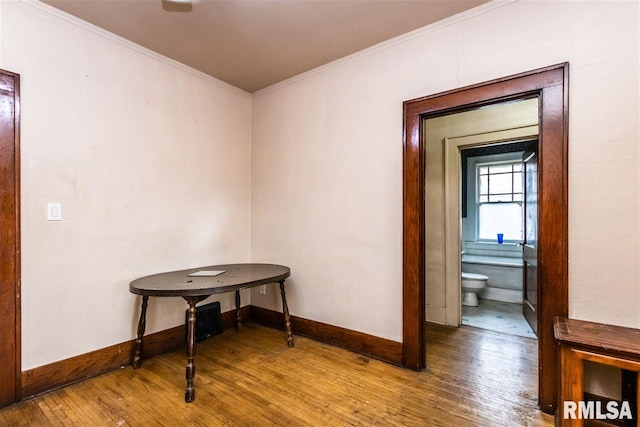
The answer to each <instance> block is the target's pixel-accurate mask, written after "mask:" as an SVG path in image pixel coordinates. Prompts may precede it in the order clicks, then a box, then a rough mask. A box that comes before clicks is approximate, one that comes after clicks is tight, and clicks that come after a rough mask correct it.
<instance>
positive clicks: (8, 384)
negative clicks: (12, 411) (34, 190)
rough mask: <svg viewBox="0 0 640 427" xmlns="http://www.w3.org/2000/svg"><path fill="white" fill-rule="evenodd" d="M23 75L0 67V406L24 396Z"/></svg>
mask: <svg viewBox="0 0 640 427" xmlns="http://www.w3.org/2000/svg"><path fill="white" fill-rule="evenodd" d="M19 89H20V76H19V75H17V74H14V73H10V72H7V71H2V70H0V235H1V236H2V239H1V241H2V244H1V245H0V260H1V261H0V407H3V406H7V405H10V404H12V403H14V402H17V401H18V400H20V394H21V375H22V372H21V361H20V359H21V357H20V184H19V181H20V172H19V171H20V167H19V165H20V156H19V134H20V130H19V129H20V111H19V110H20V95H19Z"/></svg>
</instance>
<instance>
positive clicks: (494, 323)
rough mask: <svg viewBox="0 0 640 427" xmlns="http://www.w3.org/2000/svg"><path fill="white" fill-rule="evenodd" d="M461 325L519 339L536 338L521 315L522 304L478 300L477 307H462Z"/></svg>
mask: <svg viewBox="0 0 640 427" xmlns="http://www.w3.org/2000/svg"><path fill="white" fill-rule="evenodd" d="M462 324H463V325H467V326H474V327H476V328H482V329H489V330H492V331H497V332H503V333H506V334H511V335H518V336H521V337H528V338H534V339H535V338H536V336H535V334H534V333H533V331H532V330H531V327H530V326H529V324H528V323H527V321H526V320H525V319H524V316H523V315H522V304H512V303H508V302H501V301H492V300H488V299H479V306H478V307H467V306H464V305H463V306H462Z"/></svg>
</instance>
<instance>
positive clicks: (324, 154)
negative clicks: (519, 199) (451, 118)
mask: <svg viewBox="0 0 640 427" xmlns="http://www.w3.org/2000/svg"><path fill="white" fill-rule="evenodd" d="M638 27H639V24H638V3H637V2H581V1H578V2H537V1H518V2H501V3H492V4H489V5H487V6H485V7H480V8H478V9H475V10H474V11H472V12H470V13H467V14H463V15H459V16H457V17H454V18H452V19H449V20H446V21H443V22H440V23H437V24H435V25H433V26H430V27H426V28H424V29H422V30H418V31H417V32H415V33H413V34H410V35H407V36H405V37H401V38H400V39H397V40H392V41H389V42H387V43H384V44H383V45H381V46H377V47H375V48H371V49H368V50H366V51H364V52H361V53H359V54H356V55H353V56H351V57H348V58H345V59H343V60H340V61H337V62H336V63H333V64H330V65H328V66H325V67H323V68H321V69H317V70H314V71H312V72H309V73H306V74H304V75H302V76H298V77H295V78H293V79H291V80H289V81H287V82H284V83H282V84H279V85H275V86H274V87H271V88H268V89H266V90H263V91H261V92H260V93H257V94H254V97H253V126H252V162H253V167H252V173H253V180H252V182H253V185H252V189H253V195H252V201H253V206H252V212H253V215H252V256H253V258H254V259H267V260H270V261H277V262H282V263H286V264H289V265H290V266H291V268H292V272H293V274H292V278H291V286H290V287H289V289H291V291H290V293H291V298H290V301H289V302H290V304H289V306H290V309H291V311H292V313H293V314H295V315H298V316H302V317H306V318H310V319H314V320H318V321H322V322H326V323H331V324H334V325H338V326H343V327H346V328H349V329H355V330H358V331H362V332H365V333H369V334H372V335H376V336H381V337H385V338H389V339H392V340H396V341H401V340H402V297H401V295H402V102H403V101H404V100H407V99H411V98H415V97H419V96H424V95H428V94H433V93H438V92H441V91H445V90H449V89H453V88H457V87H461V86H465V85H469V84H474V83H478V82H483V81H486V80H490V79H495V78H498V77H501V76H507V75H511V74H515V73H519V72H523V71H527V70H531V69H535V68H539V67H543V66H547V65H552V64H557V63H560V62H564V61H569V62H570V64H571V65H570V130H569V145H570V148H569V150H570V151H569V168H570V171H569V175H570V177H569V209H570V211H569V227H570V228H569V244H570V247H569V298H570V301H569V310H570V315H571V316H572V317H575V318H579V319H588V320H593V321H602V322H608V323H613V324H618V325H626V326H635V327H638V326H640V286H639V282H640V274H639V270H638V260H639V259H640V251H639V240H640V235H639V232H640V230H639V227H638V225H639V224H638V218H639V217H640V212H639V209H638V202H639V198H640V190H639V185H638V181H639V169H638V155H639V145H638V138H639V123H638V120H639V119H638V117H639V110H638V93H639V83H638V76H639V74H640V73H639V71H640V70H639V63H638V61H639V58H638V54H639V51H640V49H639V46H638V40H639V38H640V37H639V33H638ZM253 302H254V303H256V304H260V305H264V306H266V307H272V308H276V307H277V299H276V297H275V296H274V295H267V297H266V298H265V297H259V296H256V295H254V299H253Z"/></svg>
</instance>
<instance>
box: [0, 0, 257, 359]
mask: <svg viewBox="0 0 640 427" xmlns="http://www.w3.org/2000/svg"><path fill="white" fill-rule="evenodd" d="M1 25H2V33H1V40H2V45H1V49H0V50H1V52H2V62H1V63H0V67H1V68H5V69H8V70H11V71H13V72H17V73H19V74H20V75H21V82H22V93H21V100H22V123H21V129H22V140H21V152H22V166H21V167H22V171H21V172H22V173H21V180H22V355H23V366H22V367H23V369H25V370H26V369H30V368H33V367H36V366H40V365H43V364H46V363H50V362H53V361H56V360H60V359H64V358H68V357H71V356H75V355H78V354H82V353H85V352H88V351H90V350H94V349H98V348H103V347H107V346H109V345H113V344H116V343H120V342H123V341H127V340H129V339H131V338H133V337H134V336H135V335H134V332H135V323H136V318H137V315H138V312H139V307H138V305H139V300H138V298H137V297H134V296H133V295H132V294H130V293H129V291H128V284H129V282H130V281H131V280H132V279H134V278H136V277H139V276H142V275H146V274H151V273H157V272H161V271H167V270H170V269H180V268H186V267H197V266H201V265H206V264H212V263H222V262H231V261H248V260H249V258H250V213H251V204H250V203H251V189H250V185H251V182H250V176H251V171H250V167H251V157H250V143H251V141H250V138H251V133H250V126H251V122H250V120H251V119H250V117H251V98H250V96H249V95H248V94H246V93H244V92H242V91H240V90H238V89H235V88H232V87H230V86H227V85H225V84H222V83H220V82H218V81H216V80H214V79H212V78H209V77H205V76H202V75H199V74H198V73H196V72H193V71H190V70H189V69H187V68H186V67H184V66H180V65H178V64H175V63H172V62H170V61H168V60H166V59H163V58H162V57H160V56H159V55H155V54H152V53H151V52H148V51H145V50H144V49H140V48H137V47H136V46H134V45H132V44H130V43H127V42H124V41H122V40H120V39H117V38H114V37H113V36H111V35H109V34H107V33H105V32H103V31H99V30H96V29H94V28H93V27H91V26H90V25H88V24H84V23H82V22H80V21H77V20H75V19H71V18H68V17H65V15H64V14H62V13H60V12H51V11H50V9H49V8H48V7H45V6H41V5H37V4H35V3H25V2H15V1H11V2H3V4H2V19H1ZM47 202H62V210H63V220H62V221H61V222H47V221H46V216H45V207H46V203H47ZM246 299H247V301H246V302H248V295H247V298H246ZM222 306H223V310H226V309H229V308H230V307H231V306H232V301H231V299H228V298H226V297H225V298H224V299H223V300H222ZM185 308H186V304H185V303H184V301H182V300H178V299H151V300H150V303H149V312H148V328H147V330H148V332H154V331H158V330H162V329H167V328H170V327H173V326H176V325H179V324H182V323H184V309H185Z"/></svg>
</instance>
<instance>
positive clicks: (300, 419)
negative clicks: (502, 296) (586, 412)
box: [0, 323, 553, 427]
mask: <svg viewBox="0 0 640 427" xmlns="http://www.w3.org/2000/svg"><path fill="white" fill-rule="evenodd" d="M427 346H428V347H427V370H426V371H424V372H414V371H408V370H404V369H401V368H399V367H396V366H393V365H389V364H387V363H384V362H380V361H377V360H374V359H370V358H367V357H364V356H361V355H358V354H355V353H351V352H349V351H347V350H343V349H340V348H337V347H333V346H329V345H326V344H322V343H319V342H317V341H313V340H310V339H306V338H303V337H300V336H296V337H295V347H294V348H288V347H287V344H286V337H285V335H284V333H283V332H281V331H278V330H275V329H271V328H267V327H264V326H260V325H257V324H255V323H248V324H246V325H245V326H244V327H243V328H242V329H241V330H240V331H239V332H236V331H235V330H227V331H225V332H224V334H222V335H218V336H215V337H213V338H210V339H208V340H206V341H203V342H201V343H198V346H197V349H196V351H197V355H196V368H197V372H196V380H195V385H196V399H195V401H194V402H193V403H189V404H187V403H185V402H184V386H185V380H184V370H185V355H184V351H174V352H171V353H166V354H163V355H160V356H156V357H153V358H151V359H148V360H145V361H144V362H143V364H142V367H141V368H140V369H137V370H133V369H132V368H131V366H126V367H123V368H121V369H117V370H115V371H112V372H109V373H106V374H103V375H100V376H98V377H95V378H91V379H88V380H85V381H83V382H80V383H77V384H73V385H70V386H68V387H65V388H63V389H60V390H57V391H53V392H50V393H47V394H44V395H41V396H38V397H35V398H33V399H30V400H27V401H23V402H20V403H18V404H15V405H12V406H9V407H7V408H4V409H2V410H0V424H3V425H10V426H48V425H54V426H55V425H64V426H67V425H72V426H75V425H80V426H84V425H90V426H156V425H166V426H178V425H179V426H189V425H194V426H216V425H226V426H266V425H286V426H300V425H309V426H329V425H330V426H342V425H374V424H377V425H385V426H386V425H400V426H462V425H464V426H492V427H493V426H509V427H511V426H517V425H522V426H552V425H553V418H552V417H551V416H549V415H546V414H543V413H542V412H540V411H539V410H538V409H537V405H536V387H537V380H536V366H537V361H536V354H537V344H536V341H535V340H532V339H528V338H523V337H517V336H510V335H505V334H500V333H494V332H491V331H483V330H480V329H474V328H470V327H462V328H460V329H452V328H445V327H439V326H434V325H429V326H428V327H427Z"/></svg>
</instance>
